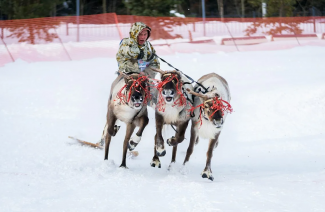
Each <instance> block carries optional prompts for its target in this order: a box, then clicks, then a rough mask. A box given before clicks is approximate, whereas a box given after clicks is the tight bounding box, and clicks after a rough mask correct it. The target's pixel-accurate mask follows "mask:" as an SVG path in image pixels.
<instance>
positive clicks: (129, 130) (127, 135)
mask: <svg viewBox="0 0 325 212" xmlns="http://www.w3.org/2000/svg"><path fill="white" fill-rule="evenodd" d="M134 128H135V124H134V123H128V124H127V127H126V133H125V138H124V143H123V157H122V163H121V165H120V167H123V168H126V169H127V168H128V167H127V166H126V153H127V150H128V143H129V140H130V137H131V135H132V133H133V131H134Z"/></svg>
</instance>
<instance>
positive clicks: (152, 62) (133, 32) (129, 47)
mask: <svg viewBox="0 0 325 212" xmlns="http://www.w3.org/2000/svg"><path fill="white" fill-rule="evenodd" d="M144 28H148V29H150V28H149V27H147V25H145V24H144V23H142V22H136V23H134V24H133V25H132V27H131V29H130V37H128V38H124V39H123V40H122V41H121V44H120V47H119V50H118V52H117V54H116V60H117V62H118V66H119V71H122V72H124V73H128V72H138V73H139V72H141V69H140V68H139V64H138V59H137V57H138V55H139V53H140V48H141V49H142V50H143V52H144V56H143V58H142V61H145V62H147V63H148V67H154V68H160V63H159V60H158V58H157V57H156V56H154V57H153V54H154V53H156V51H155V49H154V48H153V46H152V45H151V43H150V42H149V41H146V42H145V43H144V44H143V45H142V46H140V45H139V44H138V43H137V37H138V35H139V33H140V32H141V30H142V29H144ZM149 36H150V35H149ZM144 71H145V72H149V74H150V75H151V77H152V78H154V76H155V74H153V75H152V73H150V72H152V71H151V70H150V71H148V68H146V69H145V70H144Z"/></svg>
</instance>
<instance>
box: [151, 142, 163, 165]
mask: <svg viewBox="0 0 325 212" xmlns="http://www.w3.org/2000/svg"><path fill="white" fill-rule="evenodd" d="M153 154H154V156H153V158H152V161H151V163H150V166H151V167H158V168H161V163H160V160H159V157H158V155H157V152H156V147H154V148H153Z"/></svg>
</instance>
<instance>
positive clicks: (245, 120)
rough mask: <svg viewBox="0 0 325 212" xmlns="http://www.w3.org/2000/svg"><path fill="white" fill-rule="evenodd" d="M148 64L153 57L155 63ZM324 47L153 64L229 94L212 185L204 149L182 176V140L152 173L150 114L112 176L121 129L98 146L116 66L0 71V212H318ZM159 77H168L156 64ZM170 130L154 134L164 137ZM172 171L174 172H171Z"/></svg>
mask: <svg viewBox="0 0 325 212" xmlns="http://www.w3.org/2000/svg"><path fill="white" fill-rule="evenodd" d="M158 53H159V52H158ZM324 55H325V48H324V47H315V46H313V47H312V46H305V47H297V48H293V49H288V50H281V51H250V52H232V53H224V52H219V53H215V54H198V53H193V54H176V55H172V56H164V57H163V58H164V59H166V60H167V61H168V62H170V63H171V64H173V65H174V66H175V67H177V68H179V69H181V70H182V71H184V72H186V73H187V74H189V75H190V76H191V77H193V78H196V79H198V78H199V77H200V76H201V75H203V74H206V73H209V72H216V73H218V74H220V75H222V76H223V77H224V78H225V79H226V80H227V81H228V83H229V85H230V89H231V93H232V102H231V103H232V106H233V108H234V112H233V113H232V114H231V115H229V116H228V118H227V121H226V124H225V127H224V129H223V132H222V133H221V136H220V144H219V146H218V148H217V149H216V150H215V151H214V157H213V160H212V171H213V173H214V177H215V179H214V181H213V182H212V181H209V180H207V179H203V178H201V176H200V174H201V171H202V170H203V168H204V166H205V159H206V150H207V145H208V141H207V140H203V139H201V140H200V143H199V144H198V145H197V146H196V147H195V150H194V153H193V155H192V157H191V160H190V162H189V163H188V164H187V166H186V167H182V162H183V160H184V157H185V151H186V148H187V145H188V141H189V132H187V136H186V138H187V140H185V141H184V142H183V143H182V144H180V145H179V150H178V156H177V161H178V162H177V163H176V165H175V166H174V167H173V169H172V170H171V171H169V172H168V171H167V167H168V165H169V161H170V159H171V147H168V146H167V154H166V156H165V157H163V158H161V161H162V168H161V169H158V168H152V167H150V165H149V163H150V161H151V159H152V156H153V143H154V140H153V137H154V134H155V127H154V111H153V110H152V109H149V116H150V123H149V125H148V127H147V128H146V129H145V131H144V135H143V139H142V141H141V143H140V144H139V145H138V147H137V150H138V151H139V153H140V154H139V156H138V157H137V158H135V159H128V160H127V165H128V167H129V169H128V170H125V169H121V168H119V165H120V163H121V157H122V140H123V136H124V131H125V126H124V125H122V128H121V129H120V131H119V133H118V135H117V136H116V137H114V138H113V141H112V144H111V148H110V154H109V159H110V160H108V161H104V160H103V158H104V152H103V151H102V150H98V149H92V148H89V147H85V146H80V145H79V144H77V143H75V142H74V141H72V140H70V139H68V136H69V135H70V136H75V137H78V138H80V139H84V140H87V141H91V142H97V141H99V139H100V137H101V133H102V130H103V127H104V124H105V116H106V106H107V99H108V96H109V88H110V84H111V82H112V81H113V79H114V78H115V75H114V72H115V71H116V66H117V65H116V61H115V59H113V58H97V59H89V60H81V61H66V62H38V63H26V62H24V61H21V60H18V61H16V62H15V63H10V64H6V65H5V66H4V67H0V141H1V148H0V161H1V162H0V194H1V195H0V211H24V212H25V211H48V212H49V211H55V212H56V211H69V212H70V211H78V212H81V211H233V212H238V211H250V212H261V211H263V212H267V211H272V212H273V211H274V212H279V211H289V212H293V211H294V212H306V211H308V212H309V211H315V212H316V211H324V210H325V203H324V199H323V198H324V195H325V71H324ZM162 69H164V70H169V69H170V68H168V66H167V65H166V64H162ZM172 133H173V130H172V129H171V128H170V127H168V128H167V129H166V130H165V138H167V137H169V136H171V135H172ZM180 170H182V172H180Z"/></svg>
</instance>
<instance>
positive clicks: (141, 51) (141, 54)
mask: <svg viewBox="0 0 325 212" xmlns="http://www.w3.org/2000/svg"><path fill="white" fill-rule="evenodd" d="M143 56H144V52H143V50H142V49H140V53H139V54H138V57H137V60H140V59H142V58H143Z"/></svg>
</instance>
